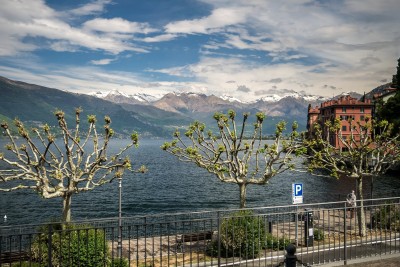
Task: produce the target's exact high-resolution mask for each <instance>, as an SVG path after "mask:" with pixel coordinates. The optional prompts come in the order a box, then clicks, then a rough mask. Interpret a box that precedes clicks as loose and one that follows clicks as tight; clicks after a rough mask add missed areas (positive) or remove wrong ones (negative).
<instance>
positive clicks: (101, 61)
mask: <svg viewBox="0 0 400 267" xmlns="http://www.w3.org/2000/svg"><path fill="white" fill-rule="evenodd" d="M115 60H116V59H115V58H104V59H99V60H91V61H90V63H92V64H93V65H108V64H110V63H111V62H113V61H115Z"/></svg>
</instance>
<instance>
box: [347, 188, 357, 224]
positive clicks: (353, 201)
mask: <svg viewBox="0 0 400 267" xmlns="http://www.w3.org/2000/svg"><path fill="white" fill-rule="evenodd" d="M346 200H347V204H348V207H349V208H348V209H347V218H351V219H352V218H354V212H355V210H356V207H357V197H356V194H355V193H354V190H352V191H351V193H350V194H348V195H347V198H346Z"/></svg>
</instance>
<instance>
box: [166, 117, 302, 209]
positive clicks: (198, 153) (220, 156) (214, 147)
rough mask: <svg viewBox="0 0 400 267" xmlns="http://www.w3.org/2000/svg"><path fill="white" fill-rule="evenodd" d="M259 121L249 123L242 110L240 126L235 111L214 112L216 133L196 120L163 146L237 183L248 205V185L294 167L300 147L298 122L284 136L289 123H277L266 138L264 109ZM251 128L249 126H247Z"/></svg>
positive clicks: (242, 201)
mask: <svg viewBox="0 0 400 267" xmlns="http://www.w3.org/2000/svg"><path fill="white" fill-rule="evenodd" d="M255 117H256V122H255V123H254V125H253V127H248V124H247V120H248V118H249V113H245V114H243V118H242V122H241V124H239V126H238V125H237V123H236V113H235V111H233V110H229V111H228V112H227V114H224V113H215V114H214V119H215V122H216V123H217V126H218V129H219V132H218V134H214V133H213V132H212V131H211V130H207V129H206V125H205V124H204V123H200V122H198V121H195V122H193V123H192V124H191V125H190V126H189V127H188V129H187V131H186V132H185V133H184V135H183V136H182V135H181V133H180V131H179V130H176V131H175V133H174V137H175V139H174V140H173V141H171V142H166V143H164V145H163V146H162V147H161V148H162V149H163V150H165V151H167V152H169V153H170V154H172V155H174V156H176V157H177V158H178V159H180V160H182V161H185V162H192V163H195V164H196V165H197V166H199V167H200V168H204V169H206V170H207V171H208V172H210V173H212V174H214V175H215V176H216V177H217V178H218V179H219V180H220V181H222V182H225V183H232V184H237V185H238V186H239V191H240V207H241V208H243V207H245V206H246V187H247V185H249V184H257V185H264V184H266V183H267V182H268V181H269V179H270V178H271V177H273V176H275V175H276V174H278V173H281V172H283V171H285V170H288V169H290V168H292V167H293V164H292V163H291V161H292V155H291V154H292V153H293V152H297V153H300V150H297V149H298V148H297V147H296V145H295V144H296V140H297V138H298V137H299V133H298V132H297V123H293V125H292V131H291V133H290V134H289V135H288V136H287V138H286V139H285V136H284V134H283V132H284V130H285V127H286V123H285V122H283V121H282V122H279V123H278V124H277V125H276V130H275V139H274V140H273V141H271V142H268V141H265V140H263V127H262V126H263V122H264V120H265V114H264V113H261V112H259V113H257V114H256V115H255ZM248 128H250V130H248Z"/></svg>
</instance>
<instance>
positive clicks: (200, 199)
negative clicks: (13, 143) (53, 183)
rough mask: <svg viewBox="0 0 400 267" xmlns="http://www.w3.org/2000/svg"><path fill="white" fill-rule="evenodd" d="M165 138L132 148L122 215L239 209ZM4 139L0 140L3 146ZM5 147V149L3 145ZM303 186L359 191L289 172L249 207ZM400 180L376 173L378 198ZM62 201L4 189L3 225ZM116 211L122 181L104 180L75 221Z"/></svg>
mask: <svg viewBox="0 0 400 267" xmlns="http://www.w3.org/2000/svg"><path fill="white" fill-rule="evenodd" d="M162 143H163V141H161V140H144V141H141V143H140V146H139V148H137V149H131V150H130V152H129V156H130V157H131V160H132V164H133V166H134V167H135V168H136V169H137V168H139V167H140V166H141V165H143V164H144V165H146V166H147V168H148V169H149V171H148V172H147V173H145V174H138V173H130V172H128V171H125V174H124V177H123V182H122V183H123V191H122V192H123V193H122V198H123V204H122V210H123V215H124V216H134V215H144V214H155V213H172V212H191V211H201V210H221V209H228V208H237V207H238V205H239V190H238V186H237V185H234V184H226V183H222V182H220V181H219V180H218V179H217V178H216V177H215V176H213V175H211V174H209V173H208V172H206V171H204V170H203V169H201V168H198V167H197V166H195V165H194V164H189V163H184V162H180V161H178V160H177V159H176V158H175V157H174V156H172V155H170V154H168V153H167V152H165V151H162V150H161V149H160V146H161V144H162ZM4 144H5V141H4V140H0V145H1V147H4ZM112 144H113V146H112V147H113V149H119V148H120V147H122V146H123V145H124V144H126V141H124V140H116V141H114V142H113V143H112ZM1 150H3V149H1ZM294 182H301V183H303V185H304V192H303V195H304V202H305V203H313V202H326V201H337V200H339V199H340V200H344V198H345V196H346V195H347V194H348V193H349V192H350V191H351V190H352V189H355V181H354V180H352V179H342V180H337V179H335V178H327V177H315V176H312V175H310V174H307V173H299V172H293V171H288V172H285V173H282V174H280V175H277V176H275V177H273V178H271V180H270V182H269V183H268V184H267V185H264V186H257V185H249V186H248V189H247V206H248V207H260V206H272V205H287V204H291V192H292V183H294ZM370 182H371V181H370V180H369V179H368V180H366V181H364V189H365V192H364V195H365V198H368V197H369V196H370V192H371V187H370ZM399 195H400V179H399V177H398V176H397V175H392V176H382V177H376V178H375V179H374V190H373V196H374V197H386V196H399ZM61 208H62V201H61V199H59V198H56V199H42V198H40V197H39V196H38V195H37V194H36V193H35V192H33V191H15V192H0V226H1V225H4V222H3V218H4V215H7V218H8V220H7V224H25V223H39V222H47V221H49V220H51V219H56V218H60V215H61ZM117 215H118V183H117V182H116V181H114V182H113V183H110V184H106V185H105V186H103V187H98V188H97V189H95V190H94V191H91V192H84V193H80V194H78V195H74V196H73V199H72V217H73V219H92V218H105V217H116V216H117Z"/></svg>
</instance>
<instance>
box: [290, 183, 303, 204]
mask: <svg viewBox="0 0 400 267" xmlns="http://www.w3.org/2000/svg"><path fill="white" fill-rule="evenodd" d="M292 203H293V204H302V203H303V184H302V183H293V184H292Z"/></svg>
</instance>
